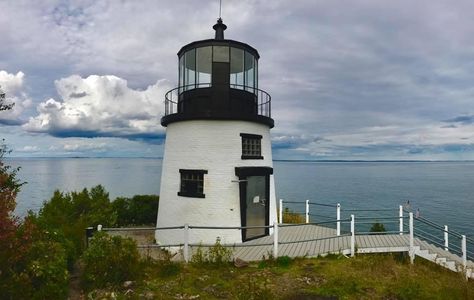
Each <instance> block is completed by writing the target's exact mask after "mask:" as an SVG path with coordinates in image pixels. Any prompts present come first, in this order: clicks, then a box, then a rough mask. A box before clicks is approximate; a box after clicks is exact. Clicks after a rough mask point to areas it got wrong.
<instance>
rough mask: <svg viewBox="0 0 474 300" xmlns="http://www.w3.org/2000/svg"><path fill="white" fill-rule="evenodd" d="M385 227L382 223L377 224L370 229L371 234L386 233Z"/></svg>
mask: <svg viewBox="0 0 474 300" xmlns="http://www.w3.org/2000/svg"><path fill="white" fill-rule="evenodd" d="M385 231H386V230H385V226H384V225H383V224H382V223H379V222H375V223H374V224H372V227H371V228H370V232H385Z"/></svg>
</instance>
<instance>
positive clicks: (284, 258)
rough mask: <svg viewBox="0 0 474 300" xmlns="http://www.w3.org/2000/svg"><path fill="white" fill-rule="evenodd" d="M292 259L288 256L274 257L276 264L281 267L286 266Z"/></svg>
mask: <svg viewBox="0 0 474 300" xmlns="http://www.w3.org/2000/svg"><path fill="white" fill-rule="evenodd" d="M292 261H293V260H292V259H291V258H290V257H289V256H279V257H277V259H276V265H277V266H279V267H281V268H288V267H289V266H290V265H291V263H292Z"/></svg>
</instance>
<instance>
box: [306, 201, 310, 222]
mask: <svg viewBox="0 0 474 300" xmlns="http://www.w3.org/2000/svg"><path fill="white" fill-rule="evenodd" d="M306 223H309V200H306Z"/></svg>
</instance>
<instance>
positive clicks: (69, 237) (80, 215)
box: [30, 185, 117, 267]
mask: <svg viewBox="0 0 474 300" xmlns="http://www.w3.org/2000/svg"><path fill="white" fill-rule="evenodd" d="M30 218H31V219H32V220H33V221H34V222H35V223H36V224H37V225H38V226H39V227H40V228H42V229H43V230H45V231H48V232H52V233H55V234H56V235H55V238H56V241H57V242H59V243H61V244H63V246H64V248H65V250H66V254H67V260H68V265H69V266H70V267H72V265H73V263H74V261H75V260H76V259H77V257H78V256H79V255H80V254H81V253H82V252H83V251H84V248H85V228H87V227H89V226H97V225H98V224H102V225H104V226H113V225H114V224H115V222H116V218H117V217H116V214H115V213H114V210H113V208H112V205H111V203H110V200H109V194H108V193H107V192H106V191H105V189H104V188H103V187H102V186H101V185H98V186H96V187H93V188H91V189H90V191H89V190H87V189H84V190H82V191H81V192H72V193H61V192H59V191H55V192H54V195H53V197H52V198H51V199H50V200H49V201H47V202H45V203H44V204H43V207H42V208H41V210H40V211H39V213H38V215H36V216H35V215H34V214H31V213H30Z"/></svg>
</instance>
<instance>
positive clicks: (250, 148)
mask: <svg viewBox="0 0 474 300" xmlns="http://www.w3.org/2000/svg"><path fill="white" fill-rule="evenodd" d="M240 136H241V137H242V159H263V156H262V136H261V135H257V134H248V133H241V134H240Z"/></svg>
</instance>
